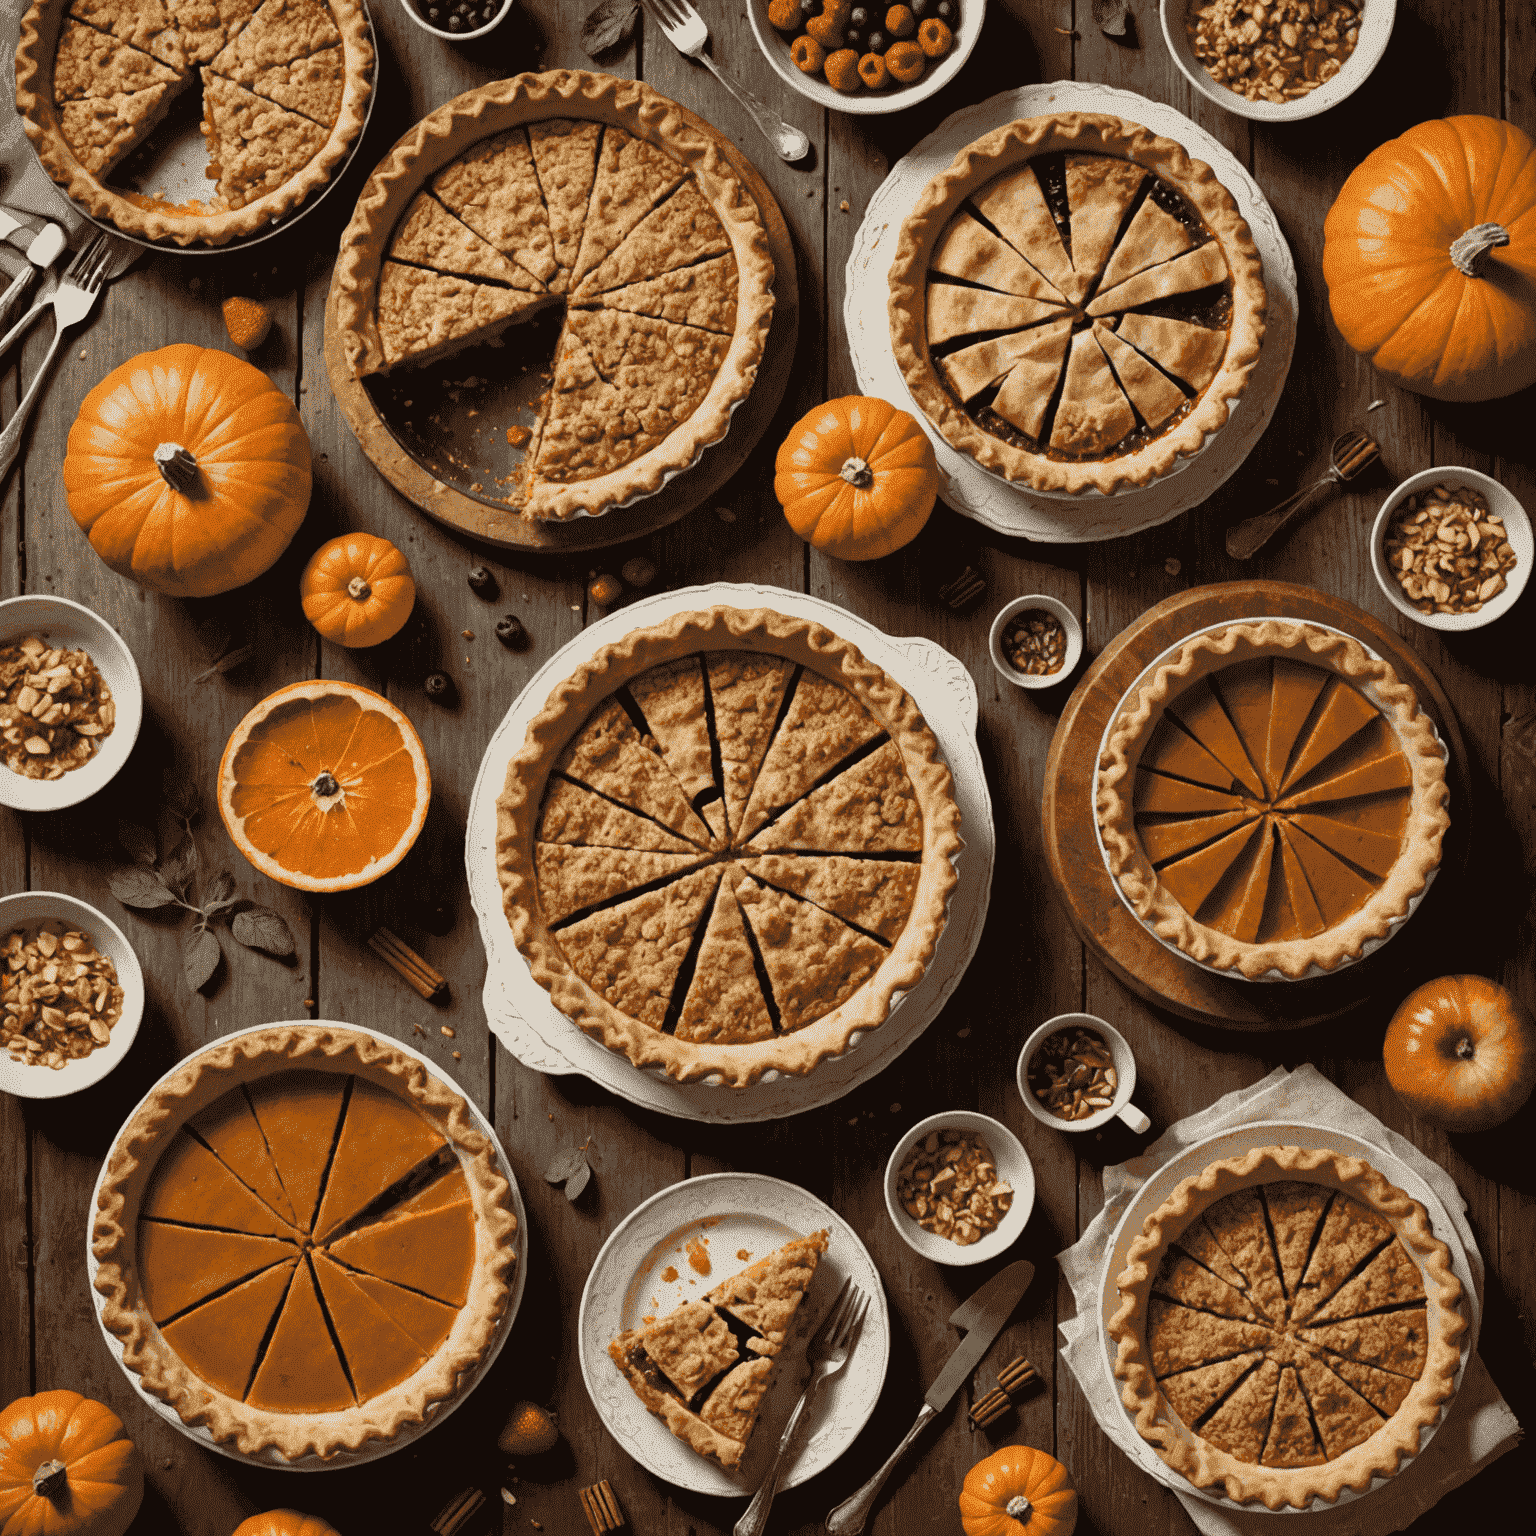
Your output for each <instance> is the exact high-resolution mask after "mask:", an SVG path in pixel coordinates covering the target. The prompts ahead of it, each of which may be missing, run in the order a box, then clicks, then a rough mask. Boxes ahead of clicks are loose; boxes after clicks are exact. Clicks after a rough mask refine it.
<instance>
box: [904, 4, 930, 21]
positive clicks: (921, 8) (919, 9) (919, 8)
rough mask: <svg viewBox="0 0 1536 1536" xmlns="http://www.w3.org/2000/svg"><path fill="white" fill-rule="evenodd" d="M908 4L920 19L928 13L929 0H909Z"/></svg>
mask: <svg viewBox="0 0 1536 1536" xmlns="http://www.w3.org/2000/svg"><path fill="white" fill-rule="evenodd" d="M907 5H908V8H909V9H910V10H911V12H912V14H913V15H914V16H915V17H917V19H918V20H919V21H921V20H922V19H923V17H924V16H926V15H927V14H928V0H907Z"/></svg>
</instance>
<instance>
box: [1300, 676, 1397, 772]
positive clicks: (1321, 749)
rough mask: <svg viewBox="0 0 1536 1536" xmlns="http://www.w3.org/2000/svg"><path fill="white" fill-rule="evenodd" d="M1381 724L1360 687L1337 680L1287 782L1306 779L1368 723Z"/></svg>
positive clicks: (1378, 715) (1302, 746)
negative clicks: (1353, 686)
mask: <svg viewBox="0 0 1536 1536" xmlns="http://www.w3.org/2000/svg"><path fill="white" fill-rule="evenodd" d="M1379 723H1381V715H1380V713H1379V711H1378V710H1377V708H1376V706H1375V705H1374V704H1372V703H1371V701H1370V700H1369V699H1368V698H1366V696H1365V695H1364V694H1363V693H1361V692H1360V691H1359V689H1357V688H1351V687H1350V686H1349V684H1348V683H1337V684H1335V686H1334V689H1333V692H1332V693H1330V694H1329V696H1328V698H1327V701H1326V702H1325V703H1324V704H1323V711H1322V713H1321V714H1320V715H1319V716H1318V717H1317V724H1316V725H1314V726H1313V727H1312V732H1311V734H1310V735H1309V736H1308V737H1307V739H1306V740H1305V741H1304V742H1303V743H1302V744H1301V750H1300V751H1299V752H1298V753H1297V754H1296V761H1295V762H1294V763H1292V764H1291V768H1290V772H1289V773H1287V774H1286V776H1285V783H1284V784H1283V785H1282V786H1281V788H1282V789H1283V788H1285V787H1286V786H1287V785H1291V784H1295V783H1297V782H1298V781H1299V780H1301V779H1304V778H1305V777H1306V776H1307V775H1308V774H1309V773H1311V772H1312V770H1313V769H1314V768H1316V767H1317V766H1318V764H1319V763H1321V762H1323V761H1324V760H1325V759H1327V758H1330V757H1332V756H1333V754H1334V753H1335V752H1337V751H1338V750H1339V748H1340V747H1342V746H1343V745H1344V743H1345V742H1347V741H1348V740H1350V738H1351V737H1353V736H1357V735H1359V733H1360V732H1361V731H1363V730H1364V729H1365V728H1366V726H1368V725H1372V724H1379Z"/></svg>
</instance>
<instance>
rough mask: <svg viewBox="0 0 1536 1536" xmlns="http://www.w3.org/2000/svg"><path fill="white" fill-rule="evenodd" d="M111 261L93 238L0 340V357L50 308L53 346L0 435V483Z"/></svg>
mask: <svg viewBox="0 0 1536 1536" xmlns="http://www.w3.org/2000/svg"><path fill="white" fill-rule="evenodd" d="M111 259H112V255H111V252H110V251H109V250H108V248H107V242H106V238H105V237H104V236H102V235H97V237H96V238H95V239H94V240H93V241H91V243H90V244H89V245H87V246H85V247H84V248H83V249H82V250H81V252H80V254H79V255H78V256H76V257H75V259H74V260H73V261H72V262H70V264H69V266H68V267H67V268H66V269H65V272H64V276H63V277H62V278H61V279H60V280H59V286H58V287H57V288H55V289H54V290H53V292H52V294H50V295H49V297H48V298H46V299H43V300H41V301H40V302H38V303H37V304H34V305H33V306H32V308H31V309H30V310H29V311H28V312H27V313H26V314H25V315H24V316H23V317H22V318H21V319H20V320H19V321H17V323H16V324H15V325H14V326H12V327H11V329H10V330H9V331H8V332H7V333H6V335H5V337H4V339H0V355H3V354H4V352H5V350H6V348H7V347H9V346H10V345H11V343H12V342H13V341H15V339H16V338H17V337H18V336H19V335H20V334H21V333H22V332H23V331H24V330H25V329H26V328H27V327H28V326H29V325H30V324H31V323H32V322H33V320H35V319H36V318H37V316H38V315H40V314H41V313H42V312H43V310H45V309H47V308H48V307H49V305H52V306H53V344H52V346H50V347H49V348H48V353H47V355H46V356H45V357H44V358H43V361H42V364H41V365H40V366H39V368H38V370H37V372H36V373H35V374H34V375H33V377H32V383H31V384H30V385H29V386H28V388H27V392H26V394H24V395H23V396H22V397H21V403H20V404H19V405H18V406H17V407H16V410H15V413H14V414H13V415H12V417H11V419H10V420H9V421H8V422H6V424H5V431H3V432H0V481H3V480H4V479H5V477H6V475H7V474H9V473H10V469H11V465H12V464H14V463H15V462H16V455H17V453H18V451H19V450H20V448H21V434H22V432H23V431H24V430H25V428H26V425H27V418H28V417H29V416H30V415H31V414H32V407H33V406H34V405H36V404H37V397H38V395H39V394H40V393H41V392H42V388H43V382H44V380H45V379H46V378H47V376H48V369H49V367H50V366H51V365H52V363H53V360H54V358H55V356H57V354H58V350H59V347H60V346H61V345H62V344H63V341H64V333H65V332H66V331H69V330H73V329H74V327H75V326H77V325H79V324H80V322H81V321H82V320H85V319H87V318H88V317H89V316H90V313H91V311H92V310H93V309H95V307H96V300H97V298H98V297H99V296H100V294H101V285H102V280H103V279H104V278H105V277H106V272H107V266H108V264H109V263H110V262H111Z"/></svg>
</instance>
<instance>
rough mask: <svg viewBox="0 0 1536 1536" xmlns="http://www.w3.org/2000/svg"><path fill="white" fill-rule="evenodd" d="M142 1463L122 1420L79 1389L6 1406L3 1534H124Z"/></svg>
mask: <svg viewBox="0 0 1536 1536" xmlns="http://www.w3.org/2000/svg"><path fill="white" fill-rule="evenodd" d="M143 1498H144V1463H143V1459H142V1458H141V1457H140V1455H139V1451H138V1447H137V1446H136V1445H134V1443H133V1441H131V1440H130V1439H129V1438H128V1433H127V1431H126V1430H125V1429H124V1428H123V1421H122V1420H121V1419H120V1418H118V1416H117V1415H116V1414H115V1413H113V1412H112V1410H111V1409H110V1408H107V1407H105V1406H104V1405H103V1404H101V1403H97V1402H92V1401H91V1399H90V1398H88V1397H82V1396H81V1395H80V1393H78V1392H39V1393H38V1394H37V1396H36V1397H22V1398H18V1399H17V1400H16V1401H15V1402H14V1403H11V1404H9V1405H8V1406H7V1407H6V1408H4V1409H0V1536H123V1532H124V1531H126V1530H127V1529H128V1527H129V1526H130V1525H131V1524H132V1523H133V1517H134V1516H135V1515H136V1514H137V1513H138V1510H139V1504H140V1503H141V1502H142V1500H143Z"/></svg>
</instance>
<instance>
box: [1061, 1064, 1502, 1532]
mask: <svg viewBox="0 0 1536 1536" xmlns="http://www.w3.org/2000/svg"><path fill="white" fill-rule="evenodd" d="M1252 1120H1297V1121H1302V1122H1306V1123H1312V1124H1320V1125H1327V1126H1331V1127H1336V1128H1337V1129H1339V1130H1342V1131H1347V1132H1349V1133H1350V1134H1351V1135H1354V1136H1358V1137H1360V1138H1361V1140H1363V1141H1368V1142H1371V1143H1372V1144H1373V1145H1374V1146H1378V1147H1380V1148H1381V1149H1382V1150H1383V1151H1385V1152H1389V1153H1391V1154H1392V1156H1394V1157H1397V1158H1400V1159H1401V1160H1402V1161H1403V1162H1405V1163H1407V1164H1408V1166H1409V1167H1410V1168H1412V1169H1413V1171H1414V1172H1415V1173H1417V1174H1418V1175H1419V1176H1420V1177H1421V1178H1423V1180H1424V1181H1425V1183H1427V1184H1428V1185H1429V1186H1430V1188H1431V1189H1433V1190H1434V1192H1435V1193H1436V1194H1437V1195H1438V1196H1439V1197H1440V1200H1441V1202H1442V1204H1444V1206H1445V1208H1446V1210H1447V1211H1448V1212H1449V1213H1450V1217H1451V1220H1452V1222H1453V1223H1454V1224H1455V1226H1456V1231H1457V1234H1458V1236H1459V1237H1460V1238H1461V1242H1462V1246H1463V1247H1464V1248H1465V1249H1466V1254H1467V1263H1468V1264H1469V1265H1470V1267H1471V1270H1472V1275H1473V1279H1474V1281H1475V1282H1476V1285H1477V1294H1478V1299H1479V1301H1481V1299H1482V1294H1483V1256H1482V1254H1481V1253H1480V1252H1479V1251H1478V1247H1477V1241H1476V1239H1475V1238H1474V1237H1473V1236H1472V1228H1471V1226H1470V1225H1468V1223H1467V1219H1466V1201H1465V1200H1463V1199H1462V1197H1461V1192H1460V1191H1459V1190H1458V1189H1457V1188H1456V1183H1455V1181H1454V1180H1453V1179H1452V1178H1451V1176H1450V1174H1448V1173H1447V1172H1446V1171H1445V1170H1444V1169H1443V1168H1441V1167H1439V1166H1438V1165H1437V1164H1435V1163H1432V1162H1431V1161H1430V1160H1429V1159H1428V1158H1427V1157H1425V1156H1424V1154H1423V1153H1422V1152H1420V1151H1419V1149H1418V1148H1417V1147H1415V1146H1414V1145H1413V1143H1412V1142H1410V1141H1407V1140H1405V1139H1404V1138H1403V1137H1402V1136H1399V1135H1398V1134H1397V1133H1396V1132H1395V1131H1393V1130H1389V1129H1388V1128H1387V1127H1386V1126H1385V1125H1383V1124H1382V1123H1381V1121H1379V1120H1378V1119H1377V1118H1376V1117H1375V1116H1374V1115H1372V1114H1370V1113H1368V1112H1367V1111H1366V1110H1364V1109H1362V1108H1361V1107H1360V1106H1359V1105H1358V1104H1356V1103H1355V1101H1354V1100H1353V1099H1352V1098H1350V1097H1349V1095H1348V1094H1346V1093H1344V1092H1342V1091H1341V1090H1340V1089H1338V1088H1335V1087H1334V1085H1333V1084H1332V1083H1330V1082H1329V1081H1328V1079H1327V1078H1325V1077H1324V1076H1323V1075H1322V1073H1321V1072H1319V1071H1318V1070H1317V1069H1316V1068H1315V1067H1313V1066H1310V1065H1303V1066H1300V1067H1298V1068H1297V1069H1296V1070H1295V1071H1294V1072H1289V1071H1287V1070H1286V1069H1285V1068H1284V1067H1276V1068H1275V1070H1274V1071H1273V1072H1271V1073H1270V1074H1269V1076H1268V1077H1266V1078H1265V1079H1264V1080H1263V1081H1262V1082H1260V1083H1255V1084H1254V1086H1253V1087H1251V1088H1241V1089H1239V1090H1238V1091H1237V1092H1236V1093H1229V1094H1227V1095H1226V1097H1225V1098H1221V1099H1218V1100H1217V1101H1216V1102H1215V1103H1214V1104H1212V1105H1211V1106H1210V1108H1209V1109H1204V1110H1201V1111H1200V1113H1199V1114H1196V1115H1190V1116H1189V1117H1188V1118H1187V1119H1185V1120H1180V1121H1179V1122H1178V1123H1177V1124H1175V1125H1172V1126H1170V1127H1169V1128H1168V1130H1167V1131H1165V1132H1164V1133H1163V1134H1162V1135H1161V1136H1160V1137H1158V1139H1157V1140H1156V1141H1155V1142H1153V1143H1152V1145H1151V1146H1150V1147H1148V1148H1147V1150H1146V1151H1145V1152H1144V1153H1142V1155H1141V1156H1140V1157H1137V1158H1133V1159H1132V1160H1131V1161H1130V1162H1128V1163H1120V1164H1118V1165H1117V1166H1115V1167H1112V1168H1106V1169H1105V1170H1104V1209H1103V1210H1101V1211H1100V1212H1099V1214H1098V1215H1097V1216H1095V1217H1094V1219H1093V1220H1092V1221H1091V1222H1090V1223H1089V1224H1088V1229H1087V1231H1085V1232H1084V1233H1083V1235H1082V1237H1081V1238H1080V1239H1079V1240H1078V1241H1077V1242H1076V1243H1074V1244H1073V1245H1072V1247H1070V1248H1068V1249H1067V1250H1066V1252H1065V1253H1061V1254H1058V1255H1057V1263H1059V1264H1060V1265H1061V1272H1062V1274H1063V1275H1064V1276H1066V1279H1067V1283H1068V1284H1069V1285H1070V1286H1071V1287H1072V1298H1073V1300H1074V1302H1075V1303H1076V1305H1077V1315H1076V1316H1075V1317H1072V1318H1069V1319H1068V1320H1067V1321H1066V1322H1064V1323H1062V1324H1061V1335H1062V1338H1063V1339H1064V1340H1065V1343H1063V1345H1062V1348H1061V1358H1062V1359H1063V1360H1064V1361H1065V1362H1066V1365H1067V1369H1068V1370H1070V1371H1071V1372H1072V1374H1073V1376H1074V1377H1075V1378H1076V1379H1077V1384H1078V1386H1080V1387H1081V1388H1082V1389H1083V1395H1084V1396H1085V1397H1086V1398H1087V1399H1088V1406H1089V1407H1090V1408H1091V1409H1092V1410H1093V1416H1094V1418H1096V1419H1097V1420H1098V1421H1099V1427H1100V1428H1101V1429H1103V1431H1104V1433H1105V1434H1107V1435H1108V1436H1109V1438H1110V1439H1111V1440H1113V1441H1114V1442H1115V1444H1116V1445H1118V1446H1120V1448H1121V1449H1122V1450H1124V1451H1126V1452H1127V1454H1130V1455H1133V1456H1134V1454H1135V1450H1136V1447H1137V1446H1138V1443H1139V1442H1138V1438H1137V1435H1136V1431H1135V1429H1134V1427H1133V1426H1132V1424H1131V1422H1130V1420H1129V1419H1128V1418H1127V1416H1126V1414H1125V1411H1124V1409H1123V1408H1122V1407H1121V1406H1120V1399H1119V1391H1118V1388H1119V1383H1118V1382H1116V1380H1115V1378H1114V1377H1113V1376H1112V1375H1111V1374H1110V1372H1109V1369H1108V1367H1107V1365H1106V1363H1105V1360H1104V1354H1103V1350H1102V1349H1101V1348H1100V1345H1099V1329H1098V1314H1099V1285H1100V1280H1101V1276H1102V1274H1103V1267H1104V1256H1105V1253H1106V1252H1107V1251H1108V1248H1109V1244H1110V1241H1111V1239H1112V1237H1113V1235H1114V1231H1115V1227H1116V1225H1117V1224H1118V1223H1119V1220H1120V1216H1121V1214H1122V1212H1124V1210H1125V1208H1126V1206H1127V1205H1128V1204H1129V1203H1130V1201H1131V1197H1132V1196H1133V1195H1134V1194H1135V1192H1136V1191H1137V1190H1138V1189H1139V1188H1140V1187H1141V1185H1142V1184H1143V1182H1145V1180H1146V1179H1147V1178H1148V1177H1149V1176H1150V1175H1151V1174H1152V1172H1153V1171H1154V1170H1155V1169H1157V1168H1160V1167H1161V1166H1162V1165H1163V1164H1164V1163H1166V1162H1167V1161H1168V1159H1169V1158H1171V1157H1174V1156H1176V1155H1177V1154H1178V1153H1180V1152H1182V1151H1183V1150H1184V1149H1185V1148H1186V1147H1189V1146H1193V1145H1194V1144H1195V1143H1196V1142H1197V1141H1204V1140H1205V1139H1206V1138H1207V1137H1208V1136H1214V1135H1216V1134H1217V1133H1218V1132H1220V1131H1223V1130H1227V1129H1228V1128H1230V1127H1231V1126H1234V1125H1241V1124H1243V1123H1244V1122H1246V1121H1252ZM1522 1433H1523V1432H1522V1430H1521V1428H1520V1424H1519V1421H1518V1420H1517V1419H1516V1418H1515V1415H1514V1413H1513V1412H1512V1411H1511V1410H1510V1407H1509V1404H1508V1403H1506V1402H1505V1401H1504V1399H1503V1398H1502V1397H1501V1396H1500V1395H1499V1389H1498V1388H1497V1387H1496V1386H1494V1384H1493V1378H1492V1377H1491V1376H1489V1374H1488V1371H1487V1368H1486V1367H1485V1366H1484V1365H1483V1362H1482V1360H1481V1359H1480V1358H1479V1357H1478V1356H1477V1355H1473V1357H1472V1358H1471V1359H1470V1360H1469V1361H1468V1362H1467V1368H1466V1371H1465V1372H1464V1374H1463V1376H1462V1382H1461V1390H1460V1391H1459V1392H1458V1393H1457V1394H1456V1400H1455V1401H1454V1402H1453V1403H1452V1404H1451V1408H1450V1411H1449V1413H1448V1414H1447V1415H1446V1418H1445V1420H1444V1421H1443V1422H1442V1423H1441V1425H1440V1427H1439V1428H1438V1429H1437V1430H1436V1431H1435V1433H1434V1436H1433V1438H1432V1439H1431V1440H1430V1442H1429V1444H1428V1445H1427V1446H1425V1448H1424V1449H1423V1450H1422V1451H1421V1452H1420V1453H1419V1454H1418V1455H1417V1456H1415V1457H1414V1459H1413V1460H1412V1461H1411V1462H1410V1463H1409V1464H1408V1465H1407V1466H1406V1467H1404V1468H1403V1470H1402V1471H1401V1472H1400V1473H1398V1475H1397V1476H1396V1477H1395V1478H1394V1479H1393V1480H1392V1483H1391V1485H1390V1492H1387V1491H1386V1490H1382V1491H1379V1492H1377V1493H1374V1494H1371V1495H1370V1496H1368V1497H1367V1498H1364V1499H1356V1500H1352V1501H1349V1502H1346V1503H1343V1504H1336V1505H1334V1506H1333V1507H1332V1508H1325V1509H1318V1510H1313V1511H1309V1512H1308V1516H1307V1520H1308V1523H1307V1532H1308V1536H1329V1533H1338V1536H1387V1533H1388V1532H1391V1531H1400V1530H1402V1529H1404V1527H1406V1526H1408V1525H1410V1524H1412V1522H1413V1521H1415V1520H1416V1519H1418V1517H1419V1516H1420V1515H1422V1514H1423V1513H1424V1512H1425V1511H1426V1510H1428V1509H1430V1508H1431V1507H1433V1506H1434V1505H1435V1504H1436V1503H1437V1502H1438V1501H1439V1500H1440V1499H1441V1497H1442V1496H1443V1495H1445V1494H1446V1493H1448V1492H1449V1491H1450V1490H1451V1489H1452V1488H1455V1487H1458V1486H1459V1485H1460V1484H1462V1483H1464V1482H1466V1481H1467V1479H1468V1478H1470V1477H1475V1476H1476V1475H1477V1473H1479V1472H1481V1471H1482V1469H1483V1468H1484V1467H1485V1466H1487V1465H1488V1463H1489V1462H1491V1461H1495V1460H1497V1458H1498V1457H1500V1456H1502V1455H1503V1454H1504V1453H1505V1451H1508V1450H1512V1449H1513V1448H1514V1447H1515V1446H1516V1445H1517V1444H1518V1443H1519V1441H1520V1437H1521V1434H1522ZM1175 1492H1177V1490H1175ZM1178 1497H1179V1502H1180V1503H1181V1504H1182V1505H1183V1506H1184V1508H1185V1509H1186V1510H1187V1511H1188V1512H1189V1517H1190V1519H1191V1520H1193V1521H1194V1523H1195V1524H1196V1526H1198V1527H1199V1529H1200V1530H1202V1531H1203V1532H1205V1533H1206V1536H1274V1532H1275V1529H1276V1526H1275V1519H1276V1517H1275V1516H1274V1515H1272V1514H1270V1513H1269V1512H1268V1511H1267V1510H1264V1509H1262V1508H1259V1509H1258V1511H1257V1513H1250V1512H1249V1511H1247V1510H1244V1509H1240V1508H1238V1507H1237V1506H1236V1505H1233V1506H1230V1507H1226V1508H1223V1507H1219V1506H1217V1505H1214V1504H1208V1503H1206V1502H1205V1501H1204V1500H1203V1499H1197V1498H1194V1497H1193V1496H1191V1495H1190V1494H1186V1493H1179V1495H1178Z"/></svg>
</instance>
